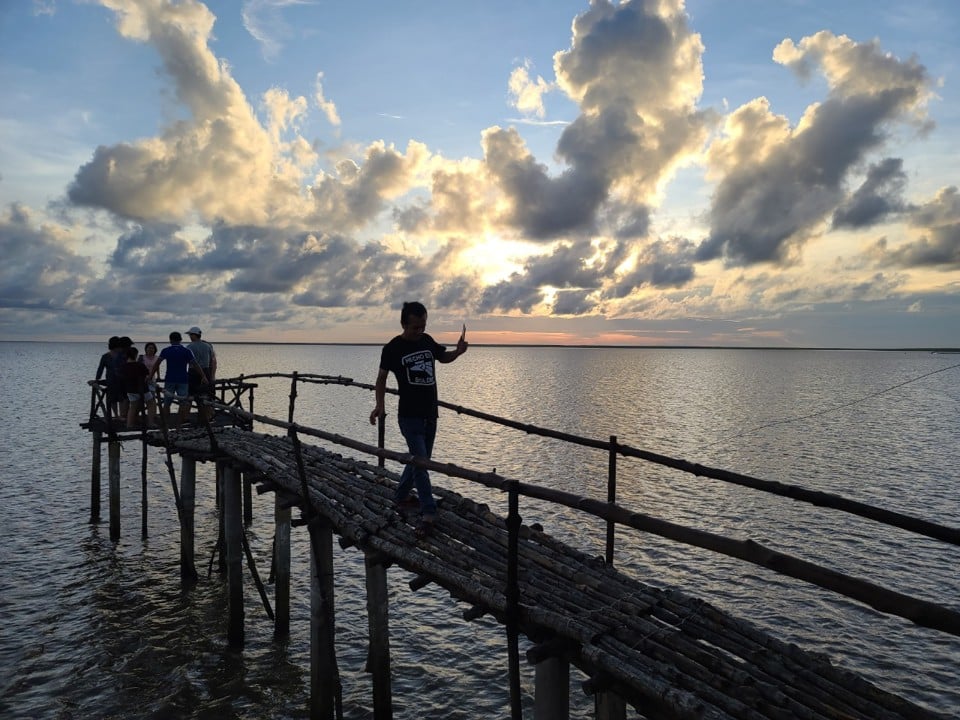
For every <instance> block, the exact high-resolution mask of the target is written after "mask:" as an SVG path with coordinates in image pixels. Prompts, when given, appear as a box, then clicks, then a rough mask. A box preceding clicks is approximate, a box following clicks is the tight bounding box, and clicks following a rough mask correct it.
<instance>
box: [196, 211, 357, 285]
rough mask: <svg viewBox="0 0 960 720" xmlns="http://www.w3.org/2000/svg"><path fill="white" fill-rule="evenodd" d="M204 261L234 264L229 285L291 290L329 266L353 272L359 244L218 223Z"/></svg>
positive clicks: (217, 265)
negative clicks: (233, 226) (352, 268)
mask: <svg viewBox="0 0 960 720" xmlns="http://www.w3.org/2000/svg"><path fill="white" fill-rule="evenodd" d="M211 242H212V245H213V248H212V250H211V251H210V252H209V253H207V254H206V255H204V257H203V258H202V259H201V264H202V265H203V266H205V267H206V266H207V265H208V263H209V265H210V266H211V267H213V268H216V269H220V270H234V273H233V276H232V278H231V279H230V281H229V282H228V283H227V286H226V287H227V289H228V290H235V291H239V292H256V293H273V292H289V291H290V290H292V289H294V288H295V287H296V286H297V285H298V284H299V283H300V282H301V281H303V280H304V279H306V278H311V277H312V276H313V275H314V274H315V273H317V272H322V271H323V270H324V268H330V269H334V268H336V269H342V270H343V272H344V273H346V275H347V276H349V275H350V271H351V269H350V266H351V265H352V264H354V263H355V259H354V258H355V255H356V252H357V246H356V244H354V243H353V242H350V241H348V240H345V239H344V238H342V237H339V236H333V237H329V236H325V235H320V234H318V233H312V232H295V231H282V230H274V229H267V228H253V227H240V228H226V227H224V228H219V229H218V230H217V231H216V232H215V233H214V234H213V236H212V238H211Z"/></svg>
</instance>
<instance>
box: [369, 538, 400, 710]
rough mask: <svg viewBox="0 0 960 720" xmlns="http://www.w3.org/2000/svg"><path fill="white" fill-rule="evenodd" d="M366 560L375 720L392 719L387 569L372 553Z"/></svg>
mask: <svg viewBox="0 0 960 720" xmlns="http://www.w3.org/2000/svg"><path fill="white" fill-rule="evenodd" d="M363 560H364V565H365V567H366V570H367V622H368V625H369V629H370V645H369V647H368V649H367V672H369V673H371V674H372V675H373V717H374V720H392V718H393V695H392V691H391V688H390V623H389V603H390V600H389V595H388V593H387V568H386V566H385V565H383V564H382V563H380V562H378V561H377V558H376V557H375V556H374V555H371V554H370V553H365V555H364V559H363Z"/></svg>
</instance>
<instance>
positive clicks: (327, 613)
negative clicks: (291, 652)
mask: <svg viewBox="0 0 960 720" xmlns="http://www.w3.org/2000/svg"><path fill="white" fill-rule="evenodd" d="M309 529H310V717H311V718H314V720H316V719H320V720H332V718H333V717H334V710H335V707H336V704H337V702H336V701H337V697H338V696H339V692H340V677H339V672H338V670H337V655H336V648H335V646H334V606H333V530H332V528H331V527H330V525H329V523H328V522H326V521H325V520H324V519H323V518H320V517H315V518H313V519H312V520H311V521H310V524H309Z"/></svg>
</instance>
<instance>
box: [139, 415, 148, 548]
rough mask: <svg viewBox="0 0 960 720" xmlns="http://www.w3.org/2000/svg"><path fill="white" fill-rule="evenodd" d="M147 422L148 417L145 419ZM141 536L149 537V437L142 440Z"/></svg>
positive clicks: (143, 537)
mask: <svg viewBox="0 0 960 720" xmlns="http://www.w3.org/2000/svg"><path fill="white" fill-rule="evenodd" d="M144 422H146V419H144ZM140 445H141V447H140V537H141V538H142V539H144V540H146V539H147V438H146V435H144V437H143V438H142V439H141V441H140Z"/></svg>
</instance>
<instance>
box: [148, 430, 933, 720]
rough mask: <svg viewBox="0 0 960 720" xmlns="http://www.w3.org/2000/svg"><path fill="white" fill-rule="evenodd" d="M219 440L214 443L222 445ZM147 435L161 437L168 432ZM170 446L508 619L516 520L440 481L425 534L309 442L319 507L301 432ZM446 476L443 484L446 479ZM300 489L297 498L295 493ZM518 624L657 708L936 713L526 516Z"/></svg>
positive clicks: (382, 478) (183, 440)
mask: <svg viewBox="0 0 960 720" xmlns="http://www.w3.org/2000/svg"><path fill="white" fill-rule="evenodd" d="M211 438H213V439H214V441H215V443H214V445H212V444H211ZM149 442H150V443H151V444H153V445H157V446H164V439H163V436H162V435H161V434H160V433H151V434H150V435H149ZM168 447H169V449H170V450H171V451H172V452H178V453H183V454H184V455H186V456H189V457H192V458H195V459H198V460H202V461H209V460H218V461H222V462H226V463H227V464H230V465H233V466H234V467H236V468H238V469H240V470H242V471H244V472H246V473H247V474H248V477H252V478H253V479H254V480H255V481H256V482H258V483H260V484H261V487H260V489H261V491H265V492H266V491H274V492H277V493H278V494H281V495H286V496H289V499H290V501H291V502H300V504H301V511H303V512H304V513H305V514H309V513H311V512H313V513H319V515H321V516H323V517H324V518H326V519H327V520H328V521H329V522H330V523H331V525H332V527H333V531H334V532H335V533H336V534H338V535H339V536H340V537H341V538H343V540H342V543H343V544H345V545H354V546H357V547H359V548H361V549H363V550H364V551H365V552H368V553H374V554H376V555H378V556H380V557H382V558H385V559H386V560H385V561H386V562H389V563H392V564H396V565H398V566H400V567H402V568H404V569H406V570H408V571H410V572H411V573H414V574H415V575H416V576H417V577H416V578H415V579H414V580H413V581H412V582H411V587H412V588H416V587H421V586H422V585H423V584H426V583H427V582H433V583H436V584H438V585H440V586H442V587H443V588H445V589H446V590H448V591H449V592H450V594H451V595H452V596H453V597H455V598H456V599H458V600H461V601H463V602H464V603H466V604H468V605H469V608H468V609H467V610H466V612H465V613H464V616H465V617H466V618H471V617H477V616H479V614H482V613H489V614H491V615H492V616H494V617H496V618H497V619H498V620H499V621H500V622H505V621H506V618H507V609H508V602H507V596H506V590H505V589H506V587H507V573H508V561H507V558H508V552H507V551H508V537H509V533H508V529H507V523H506V520H505V519H504V518H502V517H499V516H497V515H495V514H494V513H492V512H490V511H489V509H488V508H487V507H486V506H485V505H480V504H478V503H476V502H474V501H472V500H470V499H468V498H466V497H463V496H461V495H458V494H456V493H453V492H450V491H448V490H444V489H443V488H442V487H436V488H435V493H436V496H437V498H438V501H439V510H438V515H437V526H436V531H435V532H434V533H433V534H432V535H431V536H430V537H427V538H423V539H418V538H417V537H416V535H415V532H414V525H413V523H412V518H410V519H407V518H404V517H401V516H400V515H398V514H397V513H396V512H395V511H394V509H393V503H392V497H393V491H394V488H395V486H396V482H397V479H398V478H397V475H396V473H393V472H392V471H389V470H385V469H382V468H378V467H376V466H375V465H371V464H368V463H365V462H362V461H359V460H356V459H351V458H347V457H343V456H341V455H338V454H335V453H331V452H329V451H327V450H325V449H323V448H319V447H316V446H312V445H307V444H302V445H301V447H302V458H303V466H304V470H305V476H306V481H307V485H308V488H309V494H310V504H311V507H310V509H308V508H306V507H304V506H303V504H302V490H301V488H302V480H301V475H300V472H299V469H298V464H297V461H296V453H295V452H294V446H293V441H292V440H291V439H290V438H288V437H285V436H278V435H265V434H261V433H255V432H251V431H246V430H243V429H240V428H220V427H215V428H211V429H210V430H204V429H194V430H187V429H184V430H178V431H172V432H171V433H170V434H169V446H168ZM435 484H436V483H435ZM298 499H300V500H298ZM519 538H520V539H519V548H518V549H519V573H520V575H519V577H520V600H519V617H518V623H519V630H520V631H521V632H522V633H523V634H525V635H526V636H527V637H528V638H530V639H531V640H532V641H534V642H535V643H538V644H537V645H535V646H534V647H533V648H532V649H531V651H530V652H529V653H528V659H529V660H530V661H531V662H537V661H540V660H542V659H545V658H546V657H549V656H550V655H551V654H553V655H556V656H558V657H562V658H563V659H565V660H567V661H569V662H571V663H573V664H574V665H576V666H577V667H579V668H580V669H581V670H583V671H584V672H585V673H586V674H587V675H588V676H589V677H590V678H593V679H595V680H596V682H597V683H599V684H600V685H602V687H603V688H604V689H609V690H611V691H612V692H614V693H616V694H617V695H619V696H620V697H622V698H623V699H624V700H626V701H627V702H628V703H629V704H631V705H633V706H634V707H636V708H637V709H638V710H639V711H640V712H642V713H644V715H646V716H647V717H651V718H659V717H664V718H717V719H720V718H746V719H749V720H759V719H761V718H777V719H782V718H810V719H817V718H835V719H839V718H850V719H853V718H862V719H864V720H881V719H884V718H890V719H893V718H912V719H923V718H938V717H946V716H940V715H937V714H935V713H931V712H929V711H926V710H924V709H923V708H920V707H918V706H916V705H914V704H912V703H909V702H908V701H906V700H904V699H902V698H900V697H898V696H895V695H893V694H891V693H888V692H886V691H883V690H881V689H879V688H877V687H876V686H874V685H872V684H870V683H869V682H867V681H865V680H864V679H862V678H860V677H859V676H856V675H855V674H853V673H850V672H848V671H844V670H841V669H839V668H837V667H835V666H833V665H832V664H831V663H830V662H829V661H828V660H827V659H826V658H825V657H823V656H819V655H816V654H812V653H809V652H805V651H803V650H801V649H799V648H797V647H796V646H794V645H790V644H787V643H784V642H782V641H779V640H777V639H775V638H773V637H770V636H769V635H767V634H766V633H763V632H761V631H759V630H758V629H756V628H755V627H753V626H752V625H750V624H749V623H747V622H745V621H742V620H739V619H736V618H734V617H732V616H730V615H729V614H727V613H724V612H722V611H720V610H719V609H717V608H715V607H713V606H711V605H710V604H708V603H706V602H703V601H701V600H697V599H695V598H691V597H689V596H686V595H684V594H682V593H679V592H676V591H664V590H661V589H658V588H655V587H652V586H650V585H647V584H645V583H643V582H640V581H639V580H637V579H635V578H631V577H629V576H627V575H625V574H623V573H621V572H619V571H618V570H616V569H615V568H613V567H610V566H608V565H606V564H605V563H604V562H603V560H602V558H595V557H590V556H587V555H585V554H584V553H582V552H580V551H578V550H576V549H575V548H572V547H569V546H567V545H565V544H564V543H561V542H559V541H557V540H556V539H554V538H552V537H550V536H549V535H548V534H546V533H544V532H542V531H540V530H538V529H536V528H531V527H528V526H526V525H523V526H521V529H520V533H519Z"/></svg>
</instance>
